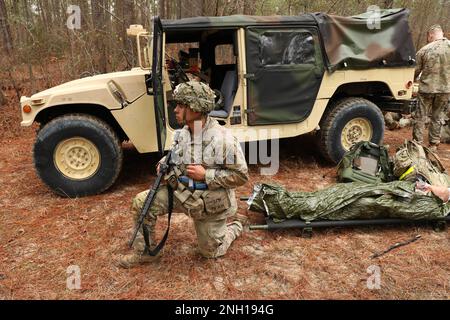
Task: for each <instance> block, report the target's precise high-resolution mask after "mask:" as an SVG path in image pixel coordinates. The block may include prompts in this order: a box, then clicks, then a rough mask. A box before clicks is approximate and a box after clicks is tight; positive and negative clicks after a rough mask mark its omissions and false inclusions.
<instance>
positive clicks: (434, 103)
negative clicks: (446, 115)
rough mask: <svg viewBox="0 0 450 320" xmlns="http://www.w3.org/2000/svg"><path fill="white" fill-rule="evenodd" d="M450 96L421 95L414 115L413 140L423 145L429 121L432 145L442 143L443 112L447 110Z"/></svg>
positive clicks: (441, 94) (436, 94)
mask: <svg viewBox="0 0 450 320" xmlns="http://www.w3.org/2000/svg"><path fill="white" fill-rule="evenodd" d="M449 98H450V94H448V93H420V94H419V96H418V99H419V103H418V109H417V110H416V112H415V113H414V114H413V119H414V125H413V139H414V140H416V141H417V142H419V143H420V144H423V136H424V131H425V128H426V125H427V123H428V120H427V119H428V118H429V119H430V120H429V129H428V137H429V143H430V144H435V145H437V144H439V143H440V141H441V127H442V125H443V119H442V116H443V112H444V111H445V110H446V108H447V105H448V100H449Z"/></svg>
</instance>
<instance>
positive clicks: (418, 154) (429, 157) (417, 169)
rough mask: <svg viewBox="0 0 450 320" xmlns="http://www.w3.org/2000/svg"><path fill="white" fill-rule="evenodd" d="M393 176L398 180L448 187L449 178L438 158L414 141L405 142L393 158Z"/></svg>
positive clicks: (449, 183) (449, 184)
mask: <svg viewBox="0 0 450 320" xmlns="http://www.w3.org/2000/svg"><path fill="white" fill-rule="evenodd" d="M393 162H394V175H395V177H396V178H398V179H399V180H404V181H417V180H422V181H425V182H427V183H429V184H432V185H438V186H446V187H449V186H450V177H449V176H448V175H447V173H446V172H445V168H444V166H443V165H442V163H441V161H440V160H439V158H438V156H437V155H436V154H435V153H433V152H432V151H431V150H430V149H428V148H426V147H424V146H422V145H421V144H419V143H417V142H415V141H405V143H404V144H403V145H402V146H400V147H399V148H398V149H397V152H396V154H395V156H394V158H393Z"/></svg>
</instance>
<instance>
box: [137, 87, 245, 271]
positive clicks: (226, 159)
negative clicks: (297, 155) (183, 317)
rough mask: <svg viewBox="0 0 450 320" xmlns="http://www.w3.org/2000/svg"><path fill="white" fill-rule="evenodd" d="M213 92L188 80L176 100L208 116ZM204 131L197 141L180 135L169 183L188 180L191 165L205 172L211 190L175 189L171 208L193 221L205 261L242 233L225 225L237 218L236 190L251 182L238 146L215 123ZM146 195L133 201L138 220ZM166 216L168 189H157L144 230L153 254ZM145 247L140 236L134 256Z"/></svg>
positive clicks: (209, 120)
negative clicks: (160, 219) (159, 224)
mask: <svg viewBox="0 0 450 320" xmlns="http://www.w3.org/2000/svg"><path fill="white" fill-rule="evenodd" d="M211 92H212V91H210V89H209V87H207V86H206V85H204V84H200V83H199V82H194V81H190V82H188V83H187V84H180V85H179V86H177V88H176V89H175V91H174V99H175V100H177V102H179V103H182V104H187V105H189V106H190V108H191V109H192V110H193V111H197V112H199V111H204V109H205V108H204V105H205V103H209V102H208V101H209V100H211V97H212V98H213V97H214V93H212V96H211ZM192 93H194V94H192ZM212 101H214V100H212ZM211 109H212V107H211V108H209V107H208V108H207V111H208V112H209V111H210V110H211ZM205 113H206V112H205ZM201 131H202V132H201V135H199V136H197V135H196V136H195V137H193V135H192V134H191V131H190V130H189V127H188V126H187V125H186V126H184V127H183V128H182V129H181V130H180V134H179V138H178V145H177V147H176V149H175V156H174V158H173V162H174V169H173V170H172V171H171V172H170V173H169V174H168V175H166V179H169V177H170V176H171V175H175V176H176V177H179V176H187V173H186V165H187V164H193V163H195V164H202V165H203V167H204V168H205V169H206V177H205V181H204V182H206V184H207V187H208V189H207V190H195V191H190V190H189V189H188V188H187V187H186V186H185V185H184V184H183V183H181V182H179V183H178V185H177V188H176V189H175V190H174V197H173V200H174V203H173V208H174V212H176V211H181V212H183V213H185V214H186V215H188V216H189V217H191V218H192V219H193V220H194V225H195V231H196V233H197V240H198V247H199V252H200V254H201V255H202V256H204V257H206V258H217V257H220V256H223V255H224V254H225V253H226V252H227V249H228V248H229V246H230V245H231V243H232V242H233V241H234V240H235V239H236V238H237V237H238V236H239V235H240V234H241V232H242V229H243V227H242V224H241V223H240V222H239V221H234V222H231V223H229V224H227V222H226V220H227V218H228V217H232V216H234V215H235V214H236V211H237V203H236V197H235V192H234V188H236V187H239V186H241V185H243V184H245V183H246V182H247V180H248V168H247V164H246V161H245V157H244V155H243V152H242V149H241V146H240V144H239V141H238V140H237V138H236V137H234V136H232V135H231V133H230V132H229V131H228V130H227V129H226V128H224V127H222V126H221V125H219V123H218V122H217V121H216V120H214V119H212V118H209V117H207V118H206V122H205V124H204V126H203V128H202V130H201ZM161 161H162V160H161ZM147 194H148V191H144V192H141V193H139V194H138V195H137V196H136V197H135V198H134V199H133V205H132V213H133V215H134V217H135V221H137V218H138V217H139V214H140V212H141V209H142V207H143V204H144V201H145V198H146V196H147ZM167 213H168V188H167V185H164V186H160V188H159V189H158V191H157V194H156V198H155V200H154V203H153V206H152V207H151V209H150V210H149V212H148V215H147V218H146V220H144V226H145V227H146V228H147V230H148V231H149V235H150V248H151V249H152V248H154V246H155V245H156V239H155V225H156V221H157V218H158V217H160V216H163V215H166V214H167ZM144 246H145V244H144V238H143V236H142V234H141V233H140V234H138V237H137V238H136V241H135V242H134V249H135V254H137V255H142V252H143V250H144ZM141 257H142V256H141ZM140 262H145V261H140Z"/></svg>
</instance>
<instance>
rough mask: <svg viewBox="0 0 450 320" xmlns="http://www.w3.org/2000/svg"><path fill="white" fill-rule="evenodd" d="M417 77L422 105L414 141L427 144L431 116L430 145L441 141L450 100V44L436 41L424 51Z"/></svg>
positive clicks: (416, 118)
mask: <svg viewBox="0 0 450 320" xmlns="http://www.w3.org/2000/svg"><path fill="white" fill-rule="evenodd" d="M416 60H417V67H416V76H418V75H419V74H420V73H422V75H421V77H420V80H419V97H418V100H419V105H418V110H417V111H416V112H415V114H414V127H413V139H414V140H416V141H417V142H419V143H423V134H424V130H425V125H426V124H427V117H428V116H430V118H431V119H430V128H429V142H430V144H431V145H438V144H439V142H440V140H441V126H442V124H443V121H442V113H443V112H444V111H445V109H446V107H447V105H448V101H449V98H450V41H449V40H447V39H446V38H443V39H440V40H436V41H433V42H431V43H429V44H428V45H426V46H425V47H423V48H422V49H420V50H419V51H418V52H417V56H416Z"/></svg>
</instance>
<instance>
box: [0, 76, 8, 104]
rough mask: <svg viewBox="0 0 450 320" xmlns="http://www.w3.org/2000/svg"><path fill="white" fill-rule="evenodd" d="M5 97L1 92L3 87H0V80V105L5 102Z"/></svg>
mask: <svg viewBox="0 0 450 320" xmlns="http://www.w3.org/2000/svg"><path fill="white" fill-rule="evenodd" d="M6 101H7V100H6V97H5V95H4V94H3V88H2V87H1V81H0V106H2V105H4V104H6Z"/></svg>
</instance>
